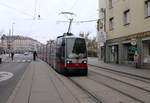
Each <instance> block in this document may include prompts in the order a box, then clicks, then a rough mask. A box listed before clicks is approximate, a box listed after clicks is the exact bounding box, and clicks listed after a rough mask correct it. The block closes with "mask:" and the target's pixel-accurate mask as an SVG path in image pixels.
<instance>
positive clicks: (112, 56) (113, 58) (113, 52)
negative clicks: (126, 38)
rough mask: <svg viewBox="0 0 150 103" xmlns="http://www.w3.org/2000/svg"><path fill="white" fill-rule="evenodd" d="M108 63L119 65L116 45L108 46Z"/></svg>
mask: <svg viewBox="0 0 150 103" xmlns="http://www.w3.org/2000/svg"><path fill="white" fill-rule="evenodd" d="M109 62H110V63H115V64H118V63H119V56H118V45H111V46H109Z"/></svg>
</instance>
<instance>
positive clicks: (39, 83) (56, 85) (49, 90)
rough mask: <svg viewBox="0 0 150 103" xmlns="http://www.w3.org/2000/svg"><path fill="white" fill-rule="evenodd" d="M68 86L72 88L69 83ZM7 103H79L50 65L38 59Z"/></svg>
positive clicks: (31, 64)
mask: <svg viewBox="0 0 150 103" xmlns="http://www.w3.org/2000/svg"><path fill="white" fill-rule="evenodd" d="M59 76H60V77H64V76H62V75H59ZM64 78H66V77H64ZM68 85H69V86H71V85H70V84H69V83H68ZM80 94H81V93H80ZM80 94H79V96H80ZM6 103H78V102H77V101H76V99H75V97H74V96H73V95H72V94H71V92H70V91H69V89H67V87H66V86H64V83H63V82H62V81H61V79H60V78H58V74H57V73H56V72H55V71H54V70H53V69H52V68H51V67H50V66H49V65H48V64H46V63H45V62H43V61H41V60H39V59H38V60H37V61H33V62H31V63H30V65H29V67H28V68H27V69H26V71H25V73H24V74H23V76H22V78H21V79H20V81H19V82H18V84H17V86H16V88H15V89H14V91H13V93H12V95H11V96H10V97H9V98H8V101H7V102H6ZM85 103H86V102H85Z"/></svg>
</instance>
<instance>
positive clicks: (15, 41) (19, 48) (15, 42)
mask: <svg viewBox="0 0 150 103" xmlns="http://www.w3.org/2000/svg"><path fill="white" fill-rule="evenodd" d="M1 39H2V47H3V49H4V50H5V51H6V52H10V51H15V52H17V53H24V52H28V51H35V50H37V47H38V46H39V45H41V43H40V42H38V41H37V40H34V39H32V38H30V37H25V36H5V35H3V36H2V38H1Z"/></svg>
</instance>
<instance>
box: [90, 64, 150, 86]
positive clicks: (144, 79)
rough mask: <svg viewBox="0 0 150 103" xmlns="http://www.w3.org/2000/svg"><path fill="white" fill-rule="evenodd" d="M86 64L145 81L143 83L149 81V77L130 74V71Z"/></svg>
mask: <svg viewBox="0 0 150 103" xmlns="http://www.w3.org/2000/svg"><path fill="white" fill-rule="evenodd" d="M88 65H89V66H91V67H96V68H99V69H97V70H100V69H101V70H105V71H106V72H110V73H113V74H117V75H120V76H123V77H127V78H131V79H134V80H138V81H141V82H145V83H150V78H148V77H143V76H140V75H136V74H131V73H127V72H122V71H118V70H113V69H110V68H105V67H100V66H96V65H92V64H88Z"/></svg>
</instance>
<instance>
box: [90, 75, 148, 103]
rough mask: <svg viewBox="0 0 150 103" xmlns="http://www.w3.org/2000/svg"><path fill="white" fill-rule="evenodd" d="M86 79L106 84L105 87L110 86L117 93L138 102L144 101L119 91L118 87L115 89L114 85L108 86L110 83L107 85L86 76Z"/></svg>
mask: <svg viewBox="0 0 150 103" xmlns="http://www.w3.org/2000/svg"><path fill="white" fill-rule="evenodd" d="M88 79H90V80H93V81H95V82H96V83H98V84H100V85H103V86H106V87H108V88H110V89H112V90H114V91H117V92H118V93H121V94H123V95H125V96H127V97H129V98H131V99H133V100H134V101H137V102H139V103H145V102H144V101H143V100H140V99H138V98H136V97H134V96H132V95H129V94H127V93H125V92H123V91H121V90H119V89H116V88H114V87H112V86H110V85H107V84H105V83H103V82H99V81H97V80H95V79H91V78H88Z"/></svg>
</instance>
